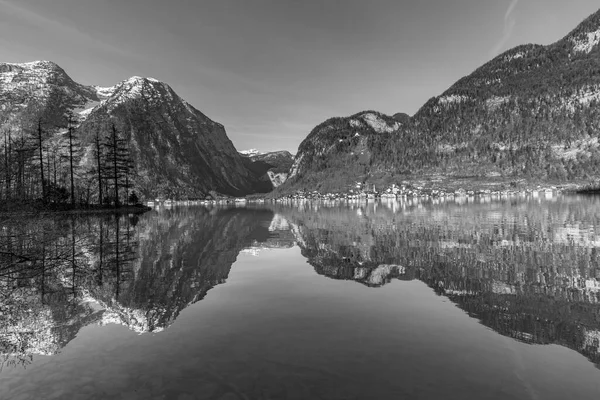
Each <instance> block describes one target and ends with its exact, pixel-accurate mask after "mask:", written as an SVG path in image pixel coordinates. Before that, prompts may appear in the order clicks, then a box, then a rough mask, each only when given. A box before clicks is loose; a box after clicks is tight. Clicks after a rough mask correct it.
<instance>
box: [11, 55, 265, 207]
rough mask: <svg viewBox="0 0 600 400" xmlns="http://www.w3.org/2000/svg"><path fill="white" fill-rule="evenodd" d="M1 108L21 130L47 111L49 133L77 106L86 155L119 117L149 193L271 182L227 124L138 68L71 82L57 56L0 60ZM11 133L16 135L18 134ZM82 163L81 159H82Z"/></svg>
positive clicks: (231, 191)
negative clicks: (258, 172) (104, 81)
mask: <svg viewBox="0 0 600 400" xmlns="http://www.w3.org/2000/svg"><path fill="white" fill-rule="evenodd" d="M0 101H1V106H0V114H1V115H0V116H1V117H2V119H3V122H4V123H3V124H2V125H3V128H4V129H5V130H7V129H10V130H12V131H13V132H15V133H16V134H17V135H19V134H21V135H23V134H24V133H19V132H23V131H25V130H27V129H29V127H30V125H31V124H32V122H33V120H35V119H43V121H44V123H45V125H46V126H45V134H46V137H45V139H47V140H50V139H51V138H53V137H54V136H56V134H57V133H60V132H61V131H63V132H64V131H65V129H66V118H64V115H65V114H66V113H68V112H72V113H74V115H75V116H76V119H77V122H78V126H77V132H76V135H77V136H78V138H79V139H80V140H81V142H82V144H83V146H84V147H85V155H84V156H83V158H82V160H83V161H82V163H85V162H86V160H87V161H88V162H89V159H90V154H91V151H92V149H91V139H92V136H93V135H94V133H95V132H98V131H101V132H102V133H103V134H104V133H105V132H106V131H107V130H108V129H109V126H110V125H111V124H115V126H116V127H117V129H118V130H119V132H120V134H121V135H122V136H123V138H124V139H125V140H126V141H127V142H128V143H129V146H130V151H131V154H132V158H133V161H134V169H135V174H134V176H133V178H132V179H133V180H134V183H135V186H136V189H137V190H138V192H139V193H140V192H141V194H142V195H143V196H145V197H156V196H162V197H173V198H199V197H202V198H203V197H204V196H206V195H208V194H211V193H212V194H225V195H234V196H239V195H245V194H249V193H254V192H267V191H269V190H271V189H272V186H271V185H270V184H269V183H268V182H264V181H261V179H260V178H259V177H257V176H255V174H253V173H252V172H251V171H250V170H248V169H247V168H246V166H245V165H244V161H243V160H242V157H241V156H240V155H239V154H238V152H237V151H236V149H235V147H234V146H233V143H232V142H231V140H229V138H228V137H227V134H226V133H225V128H224V127H223V125H221V124H219V123H217V122H215V121H213V120H211V119H210V118H208V117H207V116H206V115H204V114H202V113H201V112H200V111H198V110H197V109H195V108H194V107H193V106H191V105H190V104H189V103H187V102H186V101H185V100H183V99H182V98H181V97H179V96H178V95H177V94H176V93H175V92H174V91H173V89H172V88H171V87H170V86H169V85H167V84H166V83H163V82H160V81H158V80H156V79H153V78H143V77H138V76H134V77H131V78H129V79H126V80H124V81H122V82H120V83H118V84H117V85H115V86H112V87H99V86H85V85H81V84H79V83H76V82H74V81H73V80H72V79H71V78H70V77H69V76H68V75H67V74H66V72H65V71H64V70H63V69H62V68H60V67H59V66H58V65H56V64H55V63H52V62H49V61H36V62H31V63H22V64H14V63H0ZM13 137H14V136H13ZM82 166H83V165H82Z"/></svg>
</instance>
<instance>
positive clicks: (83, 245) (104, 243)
mask: <svg viewBox="0 0 600 400" xmlns="http://www.w3.org/2000/svg"><path fill="white" fill-rule="evenodd" d="M122 219H123V217H115V216H102V217H95V218H93V219H88V218H84V217H81V216H76V215H70V216H62V217H49V216H48V217H45V216H38V217H37V218H20V219H18V220H8V219H7V220H4V221H2V234H1V235H0V249H1V250H0V251H1V254H2V257H3V259H2V264H1V265H2V272H1V275H0V308H1V309H2V313H1V314H0V342H1V345H0V346H1V349H0V353H1V354H2V355H3V356H4V358H5V361H6V362H10V363H15V362H17V360H21V361H25V360H27V357H28V356H29V355H31V354H53V353H55V352H56V351H57V350H58V349H59V348H61V347H62V346H64V345H65V344H66V343H68V342H69V341H70V340H71V339H72V338H73V337H74V336H75V335H76V333H77V332H78V330H79V329H80V328H81V327H82V326H85V325H87V324H88V323H90V322H93V321H96V320H98V319H99V318H100V317H101V313H100V312H98V310H97V309H95V308H94V307H92V306H91V305H90V304H89V303H87V302H85V301H83V302H82V300H83V299H85V296H86V293H88V292H89V286H88V284H89V282H90V281H92V282H93V279H90V278H91V277H93V276H94V275H96V274H97V271H96V267H97V263H95V261H94V260H95V258H96V257H97V253H95V251H94V250H96V249H99V254H103V253H104V254H108V255H109V257H108V261H109V262H108V263H107V262H106V259H105V261H103V262H101V263H100V264H105V265H106V266H107V267H108V272H110V276H111V279H112V280H114V279H115V278H114V277H115V276H116V280H117V281H118V280H119V273H118V272H117V273H116V274H115V273H114V271H112V270H111V263H110V261H111V258H110V254H114V253H116V254H120V255H119V256H117V257H116V268H117V271H118V270H119V269H124V268H125V269H126V268H127V266H128V265H130V264H131V261H133V257H132V256H131V254H132V251H131V248H130V247H128V245H127V243H126V241H125V239H121V238H120V237H119V236H120V235H125V238H127V237H129V236H128V235H127V234H126V233H125V232H127V231H128V230H129V228H127V227H125V228H124V227H122V226H120V221H121V220H122ZM98 228H100V229H99V230H100V231H101V232H102V235H100V236H99V237H100V239H99V240H100V243H99V244H98V243H96V242H97V238H98V237H97V236H96V235H95V233H96V231H97V230H98ZM113 259H114V258H113ZM117 287H118V286H117Z"/></svg>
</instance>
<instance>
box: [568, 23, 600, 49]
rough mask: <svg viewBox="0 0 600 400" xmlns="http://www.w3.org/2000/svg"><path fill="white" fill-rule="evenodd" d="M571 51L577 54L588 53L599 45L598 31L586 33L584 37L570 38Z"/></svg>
mask: <svg viewBox="0 0 600 400" xmlns="http://www.w3.org/2000/svg"><path fill="white" fill-rule="evenodd" d="M571 41H572V42H573V45H574V46H573V50H575V52H577V53H589V52H591V51H592V50H593V49H594V47H595V46H597V45H598V44H599V43H600V29H598V30H596V31H594V32H588V33H587V34H586V35H585V36H583V37H579V38H571Z"/></svg>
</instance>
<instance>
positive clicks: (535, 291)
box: [281, 198, 600, 364]
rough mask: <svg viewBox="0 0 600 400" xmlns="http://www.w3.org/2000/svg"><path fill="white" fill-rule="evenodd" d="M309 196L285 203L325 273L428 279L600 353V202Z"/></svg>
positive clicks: (488, 310)
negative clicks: (315, 201) (348, 200)
mask: <svg viewBox="0 0 600 400" xmlns="http://www.w3.org/2000/svg"><path fill="white" fill-rule="evenodd" d="M403 206H404V207H400V209H401V210H402V211H401V212H398V209H399V208H398V206H397V205H390V204H387V205H386V204H383V205H381V204H380V205H375V204H372V205H355V206H354V207H346V206H340V205H330V206H329V207H323V206H322V205H321V206H320V207H318V208H319V209H318V212H317V213H315V211H314V205H310V204H305V205H303V206H302V207H298V208H295V209H288V210H281V212H285V213H286V216H287V217H288V219H289V220H290V221H292V225H294V229H295V231H296V232H297V236H298V243H299V245H300V247H301V248H302V254H303V255H304V256H305V257H307V259H308V261H309V263H310V264H311V265H313V266H314V268H315V270H316V271H317V273H319V274H321V275H325V276H327V277H330V278H334V279H344V280H354V281H357V282H360V283H362V284H365V285H368V286H381V285H384V284H386V283H387V282H389V281H390V280H391V279H403V280H412V279H419V280H421V281H423V282H425V283H426V284H427V285H428V286H430V287H431V288H432V289H433V290H435V292H436V293H438V294H440V295H444V296H446V297H448V298H449V299H450V300H452V301H453V302H454V303H456V304H457V305H458V306H459V307H460V308H462V309H463V310H465V311H466V312H467V313H468V314H469V315H470V316H472V317H474V318H477V319H479V320H480V321H481V322H482V323H483V324H485V325H486V326H488V327H490V328H492V329H494V330H495V331H496V332H498V333H500V334H502V335H505V336H509V337H512V338H514V339H517V340H519V341H523V342H527V343H538V344H549V343H554V344H559V345H563V346H566V347H569V348H571V349H573V350H576V351H578V352H580V353H581V354H583V355H585V356H586V357H588V358H589V359H590V360H591V361H592V362H594V363H596V364H597V363H600V351H599V344H600V343H599V342H600V305H599V301H600V268H599V259H600V258H599V257H600V254H599V252H598V246H600V232H599V230H598V227H599V225H598V222H599V221H600V202H599V201H598V200H597V199H589V198H588V199H582V198H563V199H561V201H560V202H553V201H550V202H544V203H539V202H538V201H505V202H489V203H487V202H473V203H471V204H470V205H468V206H466V207H465V206H463V205H460V204H456V203H450V204H447V205H445V206H443V205H433V204H432V203H425V204H424V203H419V204H412V205H408V206H406V205H403Z"/></svg>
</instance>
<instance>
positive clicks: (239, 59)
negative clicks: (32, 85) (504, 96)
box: [0, 0, 600, 152]
mask: <svg viewBox="0 0 600 400" xmlns="http://www.w3.org/2000/svg"><path fill="white" fill-rule="evenodd" d="M598 8H600V3H599V2H598V0H569V1H566V0H512V1H511V0H412V1H403V0H368V1H367V0H362V1H359V0H345V1H343V0H293V1H292V0H268V1H267V0H214V1H201V0H168V1H167V0H162V1H160V0H0V61H6V62H25V61H33V60H40V59H45V60H51V61H54V62H56V63H58V64H59V65H60V66H61V67H63V68H64V69H65V70H66V71H67V73H68V74H69V75H70V76H71V77H72V78H73V79H74V80H75V81H78V82H80V83H83V84H90V85H91V84H96V85H104V86H112V85H114V84H115V83H117V82H119V81H121V80H123V79H126V78H128V77H130V76H132V75H141V76H151V77H154V78H157V79H160V80H162V81H165V82H167V83H168V84H170V85H171V87H173V89H174V90H175V91H176V92H177V93H178V94H179V95H180V96H182V97H183V98H185V99H186V100H187V101H189V102H190V103H191V104H192V105H194V106H195V107H196V108H198V109H199V110H200V111H202V112H203V113H205V114H206V115H208V116H209V117H210V118H212V119H214V120H215V121H218V122H220V123H222V124H224V125H225V128H226V130H227V133H228V135H229V137H230V138H231V140H232V141H233V143H234V144H235V146H236V147H237V149H238V150H243V149H247V148H259V149H262V150H279V149H287V150H290V151H292V152H295V151H296V149H297V147H298V145H299V144H300V142H301V141H302V140H303V139H304V138H305V137H306V135H307V134H308V133H309V132H310V130H311V129H312V128H313V127H314V126H316V125H318V124H319V123H321V122H323V121H324V120H325V119H327V118H329V117H334V116H347V115H350V114H353V113H356V112H359V111H363V110H371V109H373V110H377V111H381V112H384V113H386V114H394V113H396V112H406V113H408V114H411V115H412V114H414V113H415V112H416V111H417V110H418V108H419V107H420V106H421V105H422V104H424V103H425V101H426V100H427V99H428V98H430V97H433V96H436V95H439V94H440V93H441V92H443V91H444V90H445V89H447V88H448V87H449V86H450V85H452V83H454V82H455V81H456V80H457V79H459V78H460V77H462V76H464V75H467V74H469V73H470V72H472V71H473V70H474V69H475V68H477V67H478V66H480V65H481V64H483V63H484V62H486V61H488V60H489V59H490V58H492V57H493V56H494V55H496V54H497V53H499V52H502V51H504V50H506V49H508V48H510V47H513V46H515V45H518V44H524V43H539V44H549V43H552V42H554V41H556V40H558V39H560V38H562V37H563V36H564V35H566V34H567V33H568V32H569V31H570V30H572V29H573V28H575V26H576V25H577V24H578V23H579V22H581V21H582V20H583V19H584V18H586V17H587V16H588V15H590V14H592V13H593V12H595V11H597V10H598Z"/></svg>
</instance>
